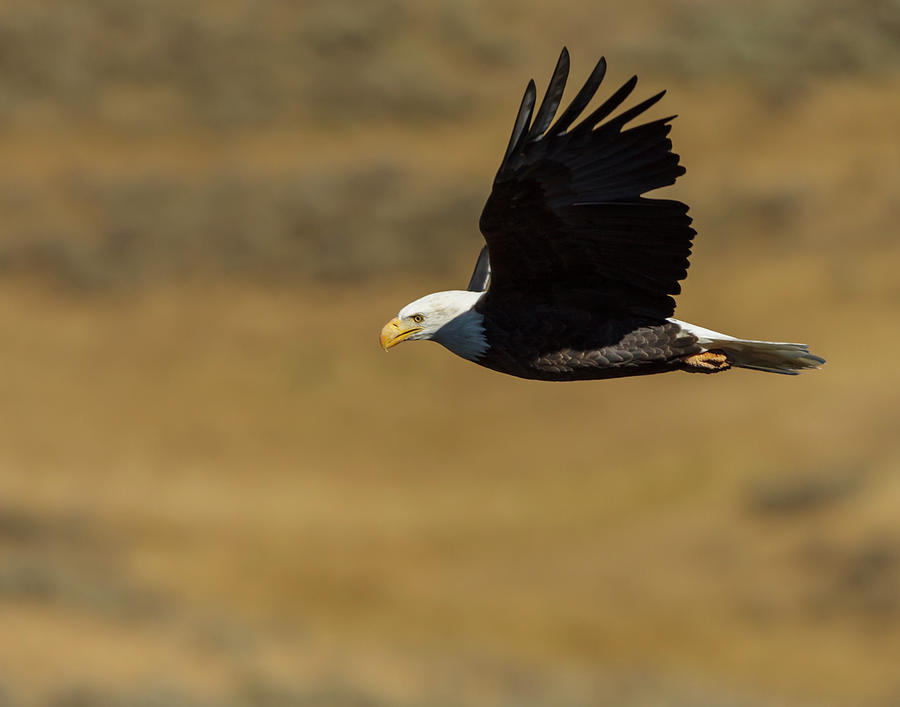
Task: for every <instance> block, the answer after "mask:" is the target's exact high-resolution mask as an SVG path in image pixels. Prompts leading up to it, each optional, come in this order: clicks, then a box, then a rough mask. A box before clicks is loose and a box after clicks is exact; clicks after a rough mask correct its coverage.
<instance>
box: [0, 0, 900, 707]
mask: <svg viewBox="0 0 900 707" xmlns="http://www.w3.org/2000/svg"><path fill="white" fill-rule="evenodd" d="M563 44H566V45H568V47H569V49H570V50H571V52H572V56H573V73H572V78H571V81H572V84H573V85H580V83H581V82H582V81H583V80H584V79H585V78H586V76H587V74H588V72H589V71H590V69H591V67H592V66H593V63H594V61H596V59H597V58H598V57H599V56H600V55H601V54H605V55H606V57H607V58H608V60H609V63H610V72H609V77H608V79H607V83H606V84H605V88H604V89H603V92H604V93H605V94H608V93H609V92H610V91H611V90H612V89H614V88H615V87H616V86H617V85H618V83H620V82H621V81H624V80H625V79H626V78H628V76H630V75H631V73H634V72H637V73H638V74H639V75H640V77H641V83H640V84H639V87H638V91H637V94H636V96H637V97H643V96H647V95H650V93H651V92H655V91H657V90H659V89H661V88H668V89H669V94H668V95H667V97H666V98H665V100H664V101H663V102H662V104H661V105H660V106H659V108H658V111H657V114H658V115H663V114H669V113H678V114H679V115H680V117H679V118H678V119H677V121H676V123H675V128H674V132H673V139H674V141H675V145H676V149H677V151H678V152H680V153H681V155H682V160H683V163H684V164H685V165H686V166H687V168H688V173H687V175H686V176H685V177H684V178H682V180H681V181H680V182H679V184H678V185H677V186H676V187H674V188H672V189H670V190H668V191H667V194H668V195H672V196H676V197H678V198H682V199H684V200H686V201H687V202H688V203H690V204H691V206H692V215H693V216H694V218H695V225H696V226H697V228H698V230H699V236H698V237H697V240H696V246H695V249H694V257H693V266H692V270H691V276H690V277H689V279H688V281H687V283H686V286H685V293H684V295H683V296H682V297H681V298H680V301H679V310H678V315H679V316H680V317H681V318H683V319H687V320H689V321H693V322H696V323H698V324H702V325H705V326H708V327H712V328H715V329H720V330H724V331H727V332H730V333H733V334H736V335H741V336H746V337H752V338H769V339H776V340H800V341H805V342H808V343H810V344H811V346H812V349H813V351H815V352H816V353H819V354H822V355H823V356H825V357H826V358H828V360H829V363H828V366H827V368H826V369H825V370H824V371H822V372H816V373H811V374H808V375H804V376H801V377H798V378H786V377H780V376H771V375H763V374H758V373H753V372H747V371H735V372H733V373H729V374H727V375H723V376H710V377H700V376H687V375H681V374H673V375H668V376H654V377H651V378H646V379H625V380H617V381H608V382H601V383H595V384H590V383H589V384H555V385H554V384H546V383H533V382H526V381H520V380H516V379H513V378H507V377H503V376H500V375H498V374H495V373H492V372H489V371H487V370H483V369H480V368H478V367H476V366H473V365H471V364H469V363H467V362H465V361H462V360H460V359H457V358H455V357H452V356H451V355H450V354H448V353H447V352H445V351H443V350H442V349H441V348H440V347H438V346H436V345H416V346H412V345H409V346H404V347H400V348H399V349H397V350H395V351H393V352H392V353H391V355H385V354H383V353H381V351H380V350H379V349H378V345H377V334H378V331H379V329H380V327H381V325H382V324H383V322H384V321H386V320H387V319H389V318H390V317H391V316H393V315H394V314H395V313H396V311H397V310H398V309H399V307H401V306H402V305H403V304H405V303H406V302H408V301H410V300H412V299H415V298H416V297H418V296H420V295H422V294H424V293H426V292H429V291H434V290H439V289H450V288H455V287H461V286H464V285H465V283H466V281H467V278H468V276H469V273H470V268H471V265H472V263H473V260H474V257H475V255H476V253H477V250H478V248H479V247H480V236H479V234H478V231H477V219H478V215H479V212H480V209H481V205H482V203H483V200H484V199H485V197H486V195H487V193H488V189H489V187H490V182H491V179H492V177H493V173H494V170H495V169H496V167H497V164H498V162H499V159H500V156H501V152H502V150H503V148H504V147H505V145H506V140H507V138H508V135H509V130H510V128H511V123H512V120H513V118H514V114H515V109H516V107H517V106H518V102H519V99H520V97H521V92H522V90H523V89H524V86H525V84H526V82H527V80H528V78H530V77H532V76H534V77H535V78H536V79H537V82H538V84H539V86H540V87H541V89H543V87H544V85H545V84H546V81H547V79H548V78H549V74H550V72H551V70H552V68H553V66H554V62H555V61H556V57H557V55H558V52H559V50H560V48H561V46H562V45H563ZM570 90H573V89H571V87H570ZM569 95H572V94H571V93H570V94H569ZM0 164H2V166H3V169H2V172H0V224H2V227H0V391H2V394H0V705H54V706H58V707H80V706H84V707H88V706H93V705H101V706H116V707H118V706H124V705H139V706H151V705H152V706H157V705H160V706H161V705H166V706H168V705H172V706H175V707H181V706H191V707H194V706H204V707H207V706H213V705H215V706H224V707H237V706H239V705H254V706H259V707H270V706H273V707H274V706H277V707H289V706H294V705H298V706H299V705H303V706H307V707H332V706H333V707H351V706H352V707H388V706H390V707H395V706H397V707H426V706H427V707H432V706H434V707H511V706H513V705H515V706H516V707H582V706H587V705H673V706H685V707H688V706H697V705H700V706H719V705H736V706H745V705H746V706H757V705H896V704H898V703H900V668H898V666H900V520H898V513H900V422H898V421H900V364H898V360H897V352H898V350H900V327H898V323H900V278H898V275H897V272H898V268H900V240H898V237H897V236H898V232H897V231H898V226H897V224H898V222H900V198H898V185H900V3H898V2H896V0H870V1H866V2H853V3H850V2H839V1H837V0H834V1H830V0H822V1H819V2H799V1H797V0H777V1H776V0H766V1H764V2H749V1H744V0H741V1H738V2H730V3H720V2H716V1H714V0H677V1H674V2H673V1H663V0H659V1H658V2H630V3H597V2H588V1H582V0H576V1H573V2H570V3H546V2H544V1H543V0H516V1H515V2H513V1H512V0H500V1H497V2H489V3H481V2H476V1H475V0H430V1H429V2H414V1H413V0H367V1H365V2H363V1H362V0H358V1H355V2H354V1H351V0H332V1H331V2H314V1H309V2H287V1H283V2H263V1H260V0H195V1H194V2H190V3H182V2H176V1H175V0H80V1H79V2H72V1H71V0H2V2H0Z"/></svg>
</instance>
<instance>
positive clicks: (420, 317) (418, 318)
mask: <svg viewBox="0 0 900 707" xmlns="http://www.w3.org/2000/svg"><path fill="white" fill-rule="evenodd" d="M412 320H413V321H414V322H415V323H416V324H421V323H422V322H424V321H425V315H424V314H413V315H412Z"/></svg>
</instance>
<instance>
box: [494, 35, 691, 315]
mask: <svg viewBox="0 0 900 707" xmlns="http://www.w3.org/2000/svg"><path fill="white" fill-rule="evenodd" d="M568 73H569V53H568V51H567V50H566V49H563V51H562V54H561V55H560V57H559V61H558V63H557V65H556V70H555V71H554V72H553V77H552V78H551V80H550V85H549V86H548V88H547V93H546V95H545V96H544V100H543V102H542V103H541V105H540V108H539V109H538V111H537V115H536V116H534V120H533V121H532V114H533V111H534V106H535V100H536V91H535V85H534V81H530V82H529V84H528V88H527V89H526V91H525V96H524V98H523V99H522V105H521V106H520V108H519V112H518V115H517V116H516V122H515V126H514V127H513V132H512V137H511V138H510V141H509V146H508V148H507V150H506V154H505V155H504V157H503V162H502V163H501V165H500V169H499V171H498V172H497V176H496V178H495V180H494V186H493V190H492V191H491V195H490V197H489V198H488V200H487V204H486V205H485V207H484V211H483V212H482V214H481V222H480V225H481V231H482V233H483V234H484V237H485V240H486V241H487V245H488V250H489V253H490V268H491V292H492V293H498V294H499V293H501V292H502V291H504V290H518V291H527V292H533V293H540V292H541V291H552V292H553V293H554V298H555V299H556V300H557V301H559V299H560V297H562V298H563V299H564V297H565V291H566V290H568V291H572V292H573V293H575V292H577V293H578V297H580V298H583V296H584V294H585V292H586V291H589V292H590V293H591V296H592V298H596V299H597V300H598V301H599V302H601V303H602V304H604V306H608V307H609V308H610V309H619V310H623V311H628V312H633V313H638V314H644V315H651V316H658V317H668V316H671V315H672V313H673V312H674V309H675V301H674V300H673V299H672V297H671V296H670V295H673V294H678V293H679V292H680V290H681V288H680V286H679V284H678V281H679V280H681V279H683V278H684V277H685V276H686V275H687V268H688V256H689V255H690V252H691V239H692V238H693V236H694V233H695V231H694V229H692V228H691V226H690V223H691V219H690V217H689V216H688V215H687V210H688V209H687V206H685V205H684V204H682V203H681V202H678V201H671V200H664V199H646V198H643V197H642V194H644V193H645V192H648V191H650V190H652V189H657V188H659V187H663V186H666V185H669V184H672V183H674V182H675V179H676V178H677V177H678V176H680V175H681V174H683V173H684V168H683V167H681V166H679V164H678V155H677V154H675V153H674V152H672V143H671V141H670V140H669V139H668V137H667V136H668V133H669V130H670V129H671V125H670V124H669V123H670V121H671V120H672V117H674V116H672V117H668V118H663V119H661V120H654V121H652V122H648V123H645V124H643V125H638V126H635V127H626V125H627V123H629V122H630V121H631V120H633V119H634V118H636V117H637V116H638V115H640V114H641V113H643V112H644V111H645V110H647V109H648V108H650V106H652V105H653V104H655V103H656V102H657V101H658V100H659V99H660V98H662V96H663V93H664V92H663V93H659V94H657V95H655V96H653V97H652V98H649V99H647V100H645V101H643V102H642V103H639V104H638V105H636V106H634V107H633V108H630V109H629V110H626V111H623V112H622V113H620V114H619V115H617V116H615V117H613V118H609V119H608V120H606V119H607V118H608V117H609V116H610V115H611V114H612V113H613V112H614V111H615V110H616V109H617V108H618V107H619V106H620V105H621V104H622V102H623V101H624V100H625V99H626V98H627V97H628V96H629V94H630V93H631V92H632V90H633V89H634V87H635V84H636V83H637V77H633V78H632V79H631V80H629V81H628V82H627V83H626V84H625V85H624V86H622V87H621V88H620V89H619V90H618V91H616V92H615V93H614V94H613V95H612V96H611V97H610V98H609V99H607V100H606V101H605V102H604V103H603V104H602V105H600V106H599V107H598V108H597V109H596V110H594V111H593V112H592V113H590V114H589V115H588V116H587V117H585V118H584V119H583V120H582V121H581V122H580V123H578V124H577V125H575V127H572V128H571V129H570V126H572V124H573V123H574V122H575V121H576V120H577V119H578V117H579V116H580V115H581V113H582V112H583V111H584V109H585V108H586V107H587V105H588V103H589V102H590V101H591V99H592V98H593V96H594V94H595V93H596V91H597V89H598V87H599V86H600V83H601V81H602V80H603V76H604V74H605V73H606V61H605V60H604V59H600V61H599V62H598V63H597V65H596V67H595V68H594V71H593V72H592V73H591V75H590V77H589V78H588V80H587V82H586V83H585V85H584V87H583V88H582V89H581V90H580V91H579V92H578V94H577V95H576V96H575V98H574V99H573V100H572V102H571V103H570V104H569V106H568V108H566V109H565V110H564V111H563V113H562V115H561V116H560V117H559V118H558V119H557V120H556V122H555V123H553V118H554V116H555V114H556V111H557V108H558V107H559V105H560V100H561V98H562V94H563V89H564V88H565V84H566V78H567V77H568ZM604 120H605V122H603V121H604ZM551 123H552V125H551Z"/></svg>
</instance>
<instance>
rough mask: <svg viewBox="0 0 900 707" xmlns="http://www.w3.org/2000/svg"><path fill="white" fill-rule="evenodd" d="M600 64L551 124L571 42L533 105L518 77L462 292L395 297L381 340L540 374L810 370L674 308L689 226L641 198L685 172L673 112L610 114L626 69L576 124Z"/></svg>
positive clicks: (785, 348)
mask: <svg viewBox="0 0 900 707" xmlns="http://www.w3.org/2000/svg"><path fill="white" fill-rule="evenodd" d="M605 73H606V61H605V60H604V59H600V61H599V62H597V65H596V66H595V67H594V70H593V72H591V75H590V77H589V78H588V80H587V82H586V83H585V84H584V86H583V87H582V89H581V90H580V91H579V92H578V94H577V95H576V96H575V98H574V99H572V102H571V103H570V104H569V106H568V107H567V108H566V109H565V110H564V111H563V112H562V115H560V116H559V118H557V119H556V122H554V120H553V119H554V117H555V116H556V112H557V110H558V109H559V106H560V104H561V100H562V95H563V91H564V89H565V85H566V79H567V78H568V74H569V53H568V51H567V50H566V49H563V50H562V53H561V54H560V57H559V61H558V62H557V64H556V69H555V70H554V72H553V76H552V78H551V79H550V84H549V86H548V87H547V91H546V93H545V94H544V99H543V100H542V101H541V104H540V107H538V109H537V114H535V113H534V109H535V104H536V102H537V92H536V90H535V85H534V81H531V82H529V84H528V87H527V88H526V90H525V96H524V97H523V98H522V103H521V105H520V107H519V112H518V113H517V114H516V120H515V123H514V125H513V131H512V135H511V137H510V140H509V145H508V147H507V148H506V153H505V154H504V155H503V159H502V161H501V163H500V169H499V170H498V171H497V176H496V177H495V179H494V185H493V189H492V191H491V194H490V196H489V197H488V200H487V203H486V204H485V207H484V211H483V212H482V214H481V221H480V226H481V232H482V233H483V234H484V239H485V241H486V243H487V245H486V246H485V247H484V248H483V249H482V251H481V254H480V255H479V258H478V262H477V263H476V265H475V271H474V273H473V274H472V278H471V281H470V282H469V287H468V289H466V290H452V291H449V292H437V293H434V294H430V295H426V296H425V297H422V298H421V299H418V300H416V301H415V302H411V303H410V304H408V305H406V306H405V307H404V308H403V309H401V310H400V312H399V313H398V315H397V316H396V317H395V318H394V319H392V320H391V321H390V322H388V323H387V324H386V325H385V326H384V328H383V329H382V331H381V344H382V346H383V347H384V349H385V350H387V349H389V348H391V347H392V346H395V345H396V344H399V343H400V342H402V341H407V340H409V341H413V340H433V341H437V342H438V343H440V344H443V345H444V346H445V347H446V348H448V349H449V350H450V351H452V352H453V353H455V354H457V355H459V356H462V357H463V358H467V359H469V360H471V361H474V362H475V363H478V364H480V365H482V366H486V367H488V368H491V369H493V370H495V371H500V372H501V373H508V374H510V375H514V376H519V377H521V378H533V379H539V380H549V381H568V380H588V379H598V378H616V377H621V376H636V375H646V374H650V373H665V372H667V371H674V370H683V371H690V372H702V373H716V372H719V371H724V370H727V369H728V368H730V367H732V366H735V367H739V368H750V369H755V370H760V371H768V372H771V373H783V374H788V375H796V374H797V373H798V372H799V371H801V370H804V369H808V368H818V367H819V366H821V365H822V364H823V363H825V361H824V359H822V358H820V357H818V356H814V355H813V354H811V353H810V352H809V349H808V348H807V346H806V345H805V344H792V343H780V342H770V341H751V340H746V339H736V338H734V337H731V336H727V335H725V334H721V333H719V332H715V331H711V330H709V329H704V328H703V327H699V326H695V325H693V324H688V323H686V322H682V321H679V320H677V319H673V318H672V315H673V314H674V312H675V300H674V299H673V298H672V295H676V294H678V293H679V292H680V291H681V286H680V284H679V282H680V281H681V280H683V279H684V278H685V277H686V276H687V268H688V256H689V255H690V253H691V241H692V239H693V237H694V235H695V231H694V229H693V228H691V219H690V217H689V216H688V215H687V212H688V207H687V206H686V205H685V204H683V203H681V202H679V201H673V200H670V199H649V198H645V197H644V196H643V195H644V194H645V193H647V192H649V191H652V190H654V189H657V188H659V187H664V186H667V185H670V184H673V183H674V182H675V180H676V179H677V178H678V177H679V176H680V175H682V174H684V171H685V170H684V167H682V166H680V165H679V163H678V160H679V158H678V155H677V154H676V153H674V152H672V142H671V141H670V140H669V137H668V135H669V131H670V130H671V124H670V123H671V120H672V117H668V118H662V119H659V120H653V121H650V122H646V123H643V124H639V125H636V126H633V127H629V126H628V124H629V123H630V122H631V121H633V120H634V119H635V118H637V117H638V116H639V115H641V114H642V113H643V112H644V111H646V110H647V109H648V108H650V107H651V106H652V105H654V104H655V103H656V102H657V101H659V100H660V99H661V98H662V96H663V93H659V94H657V95H655V96H652V97H651V98H649V99H647V100H645V101H643V102H641V103H638V104H637V105H635V106H633V107H632V108H629V109H627V110H624V111H622V112H620V113H618V114H617V115H614V114H615V113H616V111H617V110H618V109H619V108H620V106H621V105H622V103H624V102H625V100H626V99H627V98H628V97H629V95H630V94H631V93H632V91H633V90H634V88H635V86H636V85H637V77H633V78H631V79H630V80H629V81H628V82H626V83H625V85H623V86H622V87H621V88H620V89H619V90H617V91H616V92H615V93H613V94H612V95H611V96H610V97H609V98H608V99H606V100H605V101H603V103H602V104H601V105H600V106H599V107H597V108H596V109H595V110H594V111H592V112H591V113H589V114H588V115H587V116H586V117H584V118H581V120H580V122H577V123H576V121H578V120H579V118H580V117H581V115H582V113H583V112H584V111H585V109H586V108H587V106H588V104H589V103H590V102H591V100H592V99H593V97H594V95H595V94H596V93H597V90H598V89H599V87H600V85H601V83H602V81H603V77H604V75H605ZM611 116H612V117H611Z"/></svg>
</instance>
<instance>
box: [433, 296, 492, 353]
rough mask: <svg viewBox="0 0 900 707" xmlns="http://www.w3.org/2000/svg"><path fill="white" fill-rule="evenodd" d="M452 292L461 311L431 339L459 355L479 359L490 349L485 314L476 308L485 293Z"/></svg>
mask: <svg viewBox="0 0 900 707" xmlns="http://www.w3.org/2000/svg"><path fill="white" fill-rule="evenodd" d="M445 294H451V293H445ZM452 294H453V295H454V299H455V300H456V302H455V304H457V306H459V308H460V313H459V314H457V315H456V316H454V317H453V318H452V319H450V320H448V321H447V323H445V324H444V325H442V326H441V328H440V329H438V330H437V331H435V332H434V334H432V336H431V339H432V340H433V341H437V342H438V343H439V344H441V345H442V346H444V347H446V348H448V349H449V350H450V351H452V352H453V353H455V354H456V355H457V356H461V357H462V358H467V359H469V360H470V361H477V360H478V359H479V358H481V356H483V355H484V352H485V351H487V350H488V341H487V337H486V336H485V333H484V316H483V315H482V314H481V313H480V312H477V311H476V310H475V304H476V303H477V302H478V300H479V299H480V298H481V296H482V294H484V293H482V292H468V291H455V292H453V293H452Z"/></svg>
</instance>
